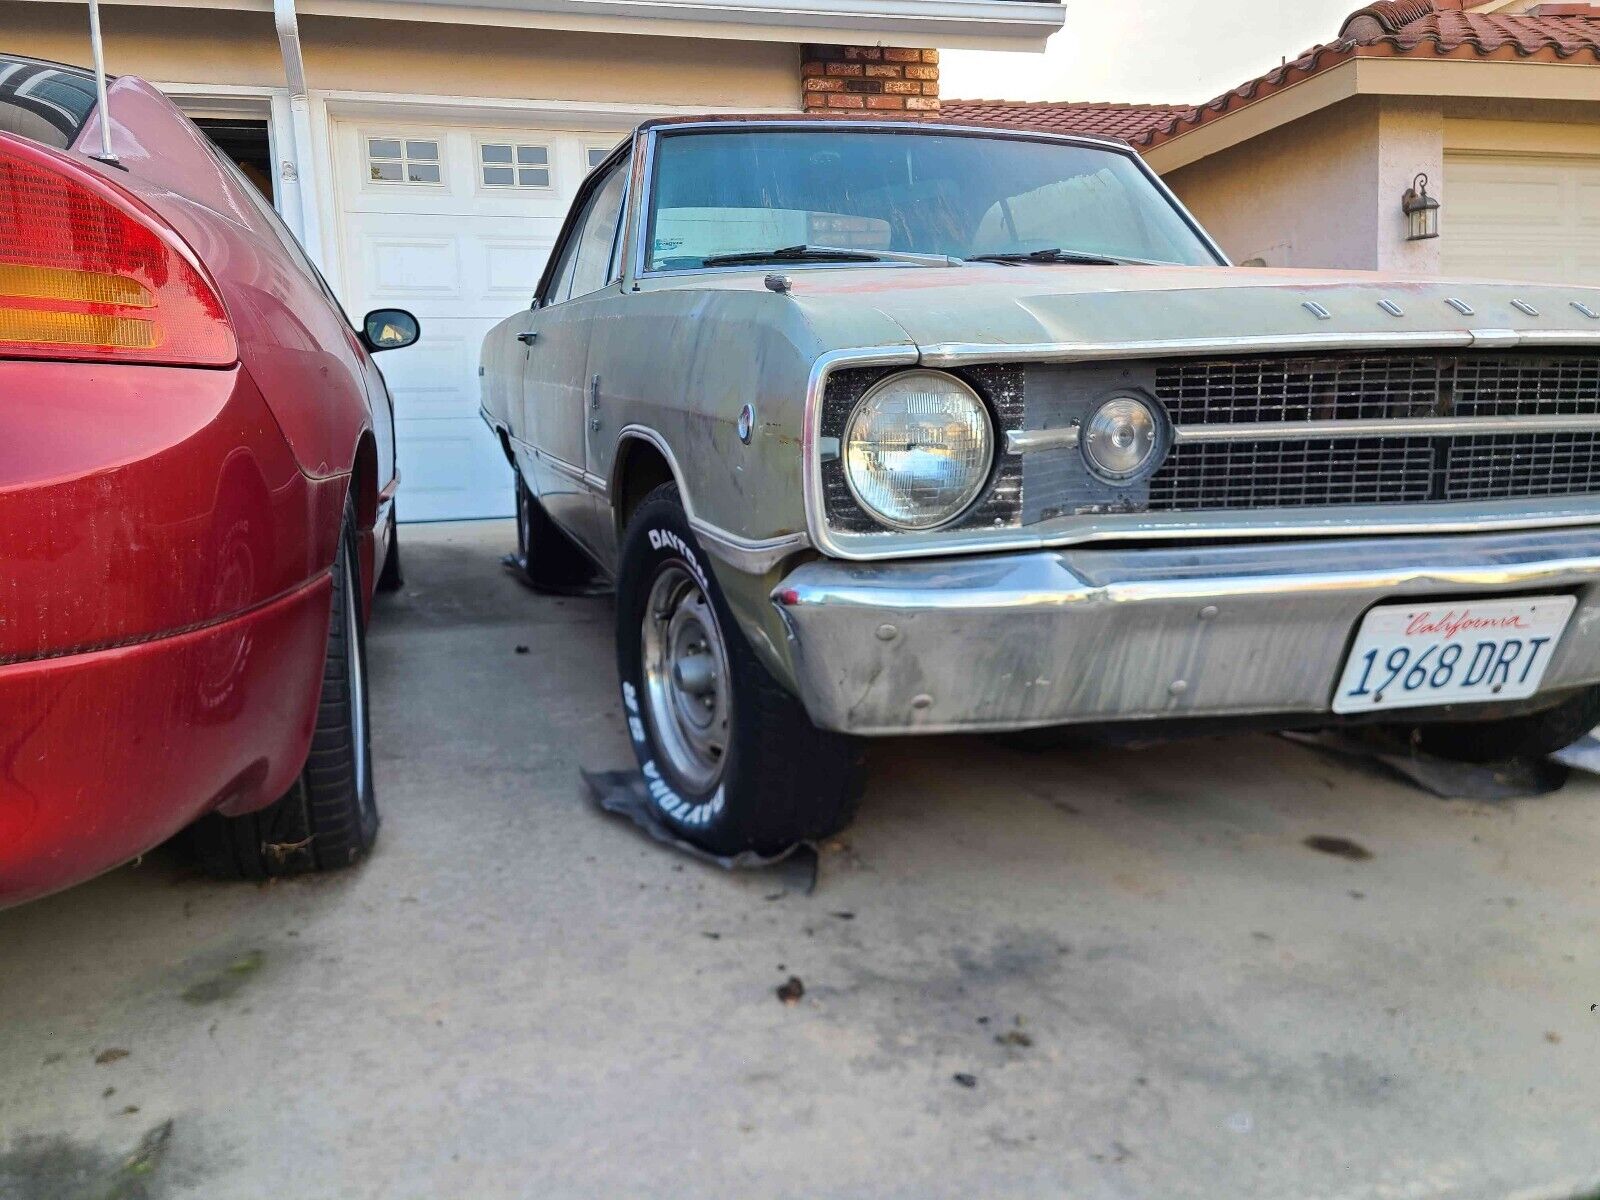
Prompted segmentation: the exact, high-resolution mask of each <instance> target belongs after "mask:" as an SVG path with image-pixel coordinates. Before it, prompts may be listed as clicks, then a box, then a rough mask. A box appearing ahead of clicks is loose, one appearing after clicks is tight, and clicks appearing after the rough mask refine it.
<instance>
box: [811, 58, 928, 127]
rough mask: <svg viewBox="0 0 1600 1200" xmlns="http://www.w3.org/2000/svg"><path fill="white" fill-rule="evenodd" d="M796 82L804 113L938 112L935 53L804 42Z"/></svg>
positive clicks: (918, 113) (920, 113)
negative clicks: (807, 44)
mask: <svg viewBox="0 0 1600 1200" xmlns="http://www.w3.org/2000/svg"><path fill="white" fill-rule="evenodd" d="M800 87H801V92H802V95H803V97H804V100H805V110H806V111H807V112H831V113H858V114H862V115H865V114H866V113H870V112H881V113H890V114H893V113H908V114H916V115H923V114H932V113H937V112H938V111H939V52H938V51H937V50H907V49H901V48H900V47H898V46H804V47H802V48H801V52H800Z"/></svg>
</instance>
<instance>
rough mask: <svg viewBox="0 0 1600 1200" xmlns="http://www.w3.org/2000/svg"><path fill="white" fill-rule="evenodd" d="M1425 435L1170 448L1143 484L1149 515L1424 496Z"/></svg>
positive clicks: (1428, 481) (1429, 466)
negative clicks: (1151, 512)
mask: <svg viewBox="0 0 1600 1200" xmlns="http://www.w3.org/2000/svg"><path fill="white" fill-rule="evenodd" d="M1432 488H1433V441H1432V439H1431V438H1359V439H1351V440H1348V441H1338V440H1334V439H1332V438H1322V439H1319V440H1316V441H1303V442H1301V441H1294V442H1202V443H1199V444H1197V445H1188V446H1175V447H1173V450H1172V454H1171V456H1170V457H1169V458H1168V459H1167V461H1166V463H1165V464H1164V465H1163V466H1162V468H1161V470H1160V471H1159V472H1157V473H1156V476H1155V478H1154V479H1152V480H1151V481H1150V508H1151V509H1152V510H1154V511H1156V512H1162V511H1180V512H1186V511H1191V510H1197V509H1211V508H1289V507H1298V506H1300V505H1319V506H1320V505H1333V504H1370V503H1372V502H1373V501H1375V500H1377V499H1380V498H1381V499H1383V500H1385V501H1388V502H1391V503H1402V504H1404V503H1416V502H1420V501H1424V500H1428V499H1431V498H1432V497H1431V492H1432Z"/></svg>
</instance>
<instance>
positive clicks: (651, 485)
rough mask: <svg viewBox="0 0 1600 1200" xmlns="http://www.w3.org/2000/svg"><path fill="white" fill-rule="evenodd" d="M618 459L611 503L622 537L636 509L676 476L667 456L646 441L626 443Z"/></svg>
mask: <svg viewBox="0 0 1600 1200" xmlns="http://www.w3.org/2000/svg"><path fill="white" fill-rule="evenodd" d="M617 460H618V461H617V469H616V475H615V480H616V482H615V484H614V485H613V487H612V501H611V503H612V508H613V510H614V511H615V512H616V515H617V533H618V534H619V535H620V534H621V533H622V531H623V530H624V529H626V528H627V527H628V521H629V519H630V518H631V517H632V516H633V510H634V509H636V508H638V507H639V504H640V503H641V502H642V501H643V500H644V498H645V497H646V496H648V495H649V494H650V493H651V492H653V491H655V490H656V488H658V487H660V486H661V485H662V484H664V483H672V482H673V481H674V476H673V474H672V467H671V466H670V465H669V464H668V462H667V457H666V455H664V454H662V453H661V451H660V450H659V449H657V448H656V446H655V445H654V444H653V443H651V442H647V441H645V440H644V439H643V438H637V437H635V438H629V439H628V440H627V441H625V442H623V443H622V445H621V446H620V447H618V449H617Z"/></svg>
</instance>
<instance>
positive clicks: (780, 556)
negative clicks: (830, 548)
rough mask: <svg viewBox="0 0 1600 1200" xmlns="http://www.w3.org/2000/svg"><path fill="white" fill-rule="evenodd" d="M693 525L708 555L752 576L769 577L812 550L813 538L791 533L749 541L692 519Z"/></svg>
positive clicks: (691, 525)
mask: <svg viewBox="0 0 1600 1200" xmlns="http://www.w3.org/2000/svg"><path fill="white" fill-rule="evenodd" d="M689 525H690V527H691V528H692V529H693V530H694V532H695V535H696V536H697V537H698V538H699V539H700V544H701V545H702V546H704V547H705V548H706V552H707V553H708V554H714V555H716V556H717V557H718V558H720V559H721V560H722V561H723V562H725V563H727V564H728V565H729V566H731V567H734V568H736V569H737V570H740V571H744V572H746V573H747V574H750V575H765V574H766V573H767V572H768V571H770V570H772V568H773V567H775V566H777V565H778V564H779V563H781V562H782V561H783V560H784V559H786V558H788V557H789V556H790V555H792V554H797V553H799V552H800V551H801V550H805V549H808V548H809V547H810V545H811V539H810V538H808V537H807V536H806V535H805V534H803V533H787V534H784V535H783V536H781V537H771V538H747V537H740V536H739V535H738V534H736V533H729V532H728V531H727V530H726V529H723V528H722V527H721V526H720V525H713V524H712V523H711V522H710V521H702V520H700V519H699V518H697V517H691V518H690V519H689Z"/></svg>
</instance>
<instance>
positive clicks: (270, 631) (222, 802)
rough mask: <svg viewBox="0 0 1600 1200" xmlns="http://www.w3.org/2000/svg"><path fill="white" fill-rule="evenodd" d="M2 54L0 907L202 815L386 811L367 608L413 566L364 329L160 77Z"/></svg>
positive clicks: (313, 829)
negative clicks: (375, 754)
mask: <svg viewBox="0 0 1600 1200" xmlns="http://www.w3.org/2000/svg"><path fill="white" fill-rule="evenodd" d="M95 95H96V91H95V83H94V78H93V76H91V75H90V74H88V73H87V72H84V71H80V70H78V69H76V68H72V67H63V66H59V65H56V64H52V63H41V62H38V61H35V60H31V59H23V58H16V57H7V56H5V55H0V906H3V905H6V904H12V903H16V902H18V901H22V900H26V899H29V898H30V897H34V896H40V895H43V894H45V893H47V892H50V891H53V890H55V889H57V888H61V887H65V886H67V885H68V884H71V883H74V882H77V881H79V880H83V879H87V878H89V877H90V876H92V875H96V874H98V873H99V872H101V871H105V870H107V869H108V868H110V867H114V866H116V865H118V864H119V863H123V862H126V861H128V860H129V859H132V858H134V857H136V856H137V855H140V854H143V853H144V852H145V851H147V850H149V849H150V848H151V847H153V846H155V845H157V844H158V843H160V842H163V841H165V840H166V839H168V838H170V837H172V836H173V835H174V834H176V833H178V832H179V831H180V830H184V829H186V828H188V829H189V834H188V838H189V840H190V842H191V843H192V845H193V846H194V848H195V849H196V850H197V851H198V853H199V856H200V859H201V861H202V863H203V865H205V866H206V867H207V868H208V869H209V870H211V871H213V872H215V873H217V874H220V875H226V876H233V877H246V878H261V877H264V876H269V875H278V874H287V873H292V872H297V871H305V870H315V869H324V868H330V867H336V866H342V865H344V864H347V863H350V862H352V861H354V860H355V859H357V858H359V857H360V856H361V855H362V854H363V853H364V852H365V851H366V850H367V848H368V847H369V846H370V845H371V844H372V841H373V837H374V836H375V834H376V832H377V826H378V810H377V807H376V804H375V801H374V796H373V787H372V770H371V757H370V751H369V748H368V728H367V677H366V667H365V651H364V634H363V631H364V629H365V624H366V618H367V615H368V613H369V611H370V605H371V599H372V594H373V590H374V586H375V580H376V579H377V576H378V575H379V574H380V572H381V571H387V573H388V574H389V575H390V577H391V579H392V578H394V577H395V572H396V571H397V561H396V560H394V559H393V555H394V553H395V550H394V510H393V501H394V491H395V485H396V474H395V466H394V434H393V415H392V410H391V402H390V398H389V394H388V391H387V389H386V387H385V386H384V382H383V377H382V375H381V374H380V373H379V372H378V370H377V368H376V367H374V366H373V363H372V359H371V353H372V352H373V351H375V350H380V349H388V348H391V347H396V346H403V345H409V344H410V343H411V342H413V341H415V340H416V336H417V324H416V321H415V319H414V318H413V317H412V316H411V315H410V314H408V313H404V312H400V311H398V310H383V311H380V312H375V313H371V314H369V315H368V317H367V319H366V322H365V324H364V326H363V328H362V329H361V330H356V329H353V328H352V327H351V325H350V323H349V321H348V320H347V319H346V318H345V316H344V315H343V313H342V312H341V311H340V309H339V305H338V302H337V301H336V300H335V299H334V297H333V295H332V293H331V292H330V291H329V290H328V288H327V285H326V284H325V283H324V282H323V281H322V279H321V277H320V275H319V274H318V273H317V271H316V268H315V267H314V266H312V264H311V263H310V261H309V260H308V259H307V258H306V256H305V254H304V252H303V251H302V250H301V249H300V247H299V245H298V244H296V242H295V240H294V238H293V237H292V236H291V235H290V233H289V232H288V230H287V229H286V228H285V227H284V226H283V225H282V224H281V223H280V222H279V220H278V218H277V215H276V214H275V213H274V212H273V210H272V208H271V206H270V205H269V204H268V203H267V201H266V200H265V198H264V197H263V196H262V195H261V194H260V192H258V191H257V190H256V188H255V187H254V186H253V185H252V184H251V183H249V182H248V181H247V180H246V179H245V178H244V177H243V176H242V175H241V174H240V172H239V171H238V170H237V168H236V167H235V166H234V165H233V164H232V163H231V162H229V161H228V160H227V159H225V158H224V157H223V156H222V155H221V154H220V153H219V152H218V151H217V150H216V149H214V148H213V146H212V144H211V143H210V142H209V141H208V140H207V139H206V136H205V135H204V134H203V133H202V132H201V131H200V130H199V129H198V128H197V127H196V126H195V125H194V124H193V123H191V122H190V121H189V120H188V119H187V118H186V117H185V116H184V115H183V114H182V113H180V112H179V111H178V110H177V109H176V108H175V107H173V105H172V104H171V103H170V102H169V101H168V100H167V99H166V98H165V97H164V96H163V95H162V94H161V93H160V92H158V91H157V90H156V89H154V88H152V87H151V86H149V85H148V84H146V83H144V82H142V81H140V80H137V79H131V78H126V77H124V78H120V79H117V80H115V81H113V82H112V84H111V86H110V88H109V94H108V100H107V107H108V108H109V111H110V117H111V120H110V122H109V123H110V125H111V128H112V145H111V149H112V151H113V154H114V157H115V161H114V162H113V161H102V159H101V157H100V130H99V124H100V118H101V114H100V111H99V109H98V107H97V105H96V103H95Z"/></svg>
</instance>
